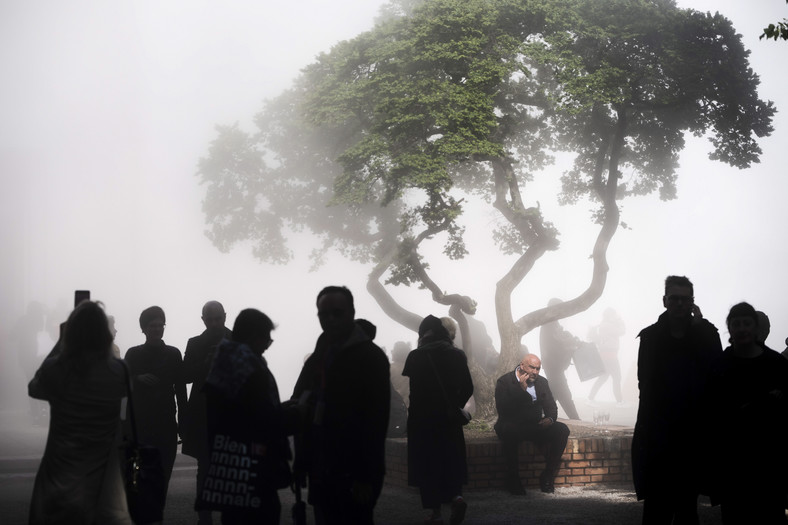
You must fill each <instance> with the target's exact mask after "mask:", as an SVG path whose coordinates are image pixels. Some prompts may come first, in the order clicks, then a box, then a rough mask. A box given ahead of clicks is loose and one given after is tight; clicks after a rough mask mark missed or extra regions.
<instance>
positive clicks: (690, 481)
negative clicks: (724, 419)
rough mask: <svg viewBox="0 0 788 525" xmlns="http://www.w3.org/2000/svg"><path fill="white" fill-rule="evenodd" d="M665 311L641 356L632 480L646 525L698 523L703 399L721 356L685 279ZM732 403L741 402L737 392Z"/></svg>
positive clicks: (668, 285)
mask: <svg viewBox="0 0 788 525" xmlns="http://www.w3.org/2000/svg"><path fill="white" fill-rule="evenodd" d="M662 305H663V306H664V307H665V311H664V312H663V313H662V315H660V316H659V319H658V320H657V322H656V323H655V324H653V325H651V326H649V327H647V328H644V329H643V330H642V331H641V332H640V334H639V335H638V337H640V349H639V351H638V387H639V389H640V404H639V406H638V415H637V422H636V423H635V432H634V436H633V439H632V473H633V481H634V483H635V491H636V493H637V498H638V499H639V500H640V499H643V500H645V501H644V503H643V523H644V524H652V523H655V524H656V523H665V524H669V523H698V508H697V506H698V494H699V492H700V475H701V472H700V469H699V467H698V465H699V463H700V462H699V461H698V454H699V453H700V451H701V450H703V449H704V447H705V444H703V443H702V438H701V435H702V432H701V431H702V425H701V423H700V422H701V417H700V416H701V415H702V414H704V413H706V412H707V410H705V407H704V406H703V401H702V400H703V395H704V390H705V387H706V381H707V376H708V372H709V370H710V368H711V365H712V363H713V362H714V361H715V360H716V359H717V358H719V357H720V356H721V354H722V345H721V344H720V336H719V334H718V332H717V329H716V328H715V327H714V325H712V324H711V323H710V322H708V321H706V320H705V319H703V317H702V315H701V312H700V308H698V307H697V305H695V298H694V289H693V286H692V283H691V282H690V280H689V279H687V278H686V277H680V276H675V275H671V276H669V277H668V278H667V279H665V295H664V296H663V297H662ZM731 395H736V394H735V392H732V393H731Z"/></svg>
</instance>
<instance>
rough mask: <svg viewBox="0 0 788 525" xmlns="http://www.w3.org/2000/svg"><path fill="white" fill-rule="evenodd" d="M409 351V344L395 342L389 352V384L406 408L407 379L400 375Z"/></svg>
mask: <svg viewBox="0 0 788 525" xmlns="http://www.w3.org/2000/svg"><path fill="white" fill-rule="evenodd" d="M410 350H411V348H410V343H406V342H405V341H397V342H396V343H394V348H392V350H391V384H392V386H393V387H394V390H396V391H397V393H398V394H399V395H400V396H402V399H403V401H404V402H405V406H408V402H409V397H410V384H409V382H408V378H407V377H405V376H403V375H402V369H403V367H404V366H405V360H406V359H407V358H408V354H409V353H410Z"/></svg>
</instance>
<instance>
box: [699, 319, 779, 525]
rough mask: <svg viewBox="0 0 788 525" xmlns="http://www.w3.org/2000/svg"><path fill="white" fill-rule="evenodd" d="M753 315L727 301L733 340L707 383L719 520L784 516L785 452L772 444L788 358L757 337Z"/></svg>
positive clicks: (764, 522) (762, 521)
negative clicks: (711, 418)
mask: <svg viewBox="0 0 788 525" xmlns="http://www.w3.org/2000/svg"><path fill="white" fill-rule="evenodd" d="M759 314H760V312H756V311H755V308H753V307H752V306H750V305H749V304H747V303H739V304H737V305H735V306H733V307H732V308H731V310H730V312H729V314H728V317H727V319H726V324H727V326H728V332H729V333H730V338H731V346H729V347H728V348H726V349H725V351H724V352H723V354H722V357H721V358H720V359H719V360H718V361H717V362H716V363H715V364H714V367H713V371H712V373H711V379H710V382H709V383H710V385H709V399H710V403H711V404H712V406H713V407H714V410H713V411H712V415H713V423H712V426H711V431H710V432H709V433H708V436H709V438H710V439H709V441H708V442H709V443H713V444H714V445H715V450H716V454H715V455H714V457H713V458H712V461H711V462H710V464H711V465H712V472H711V476H710V479H711V481H712V486H713V491H712V499H713V501H715V500H716V501H719V502H720V503H721V507H722V522H723V523H724V524H725V525H740V524H746V525H750V524H754V523H757V524H758V525H768V524H778V523H785V522H786V520H785V495H786V491H788V482H787V480H786V476H785V472H786V470H788V455H787V454H786V451H785V447H784V446H778V447H774V446H772V443H773V440H774V438H775V437H776V436H779V435H782V434H783V432H784V427H785V421H787V420H788V361H786V360H785V359H783V358H782V357H781V356H780V354H778V353H777V352H775V351H774V350H772V349H770V348H768V347H767V346H766V345H764V344H763V342H761V341H760V338H761V336H762V335H763V330H762V326H761V321H762V317H761V316H760V315H759ZM733 458H735V461H734V462H733V464H731V463H732V462H731V459H733Z"/></svg>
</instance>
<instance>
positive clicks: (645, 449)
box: [632, 276, 788, 525]
mask: <svg viewBox="0 0 788 525" xmlns="http://www.w3.org/2000/svg"><path fill="white" fill-rule="evenodd" d="M662 302H663V306H664V307H665V312H664V313H663V314H662V315H660V317H659V319H658V320H657V322H656V323H655V324H653V325H651V326H649V327H647V328H645V329H644V330H642V331H641V332H640V335H639V338H640V348H639V352H638V385H639V388H640V403H639V406H638V415H637V422H636V424H635V432H634V436H633V441H632V467H633V479H634V483H635V490H636V493H637V497H638V499H642V500H643V501H644V504H643V523H644V524H663V523H664V524H669V523H681V524H684V523H688V524H696V523H698V512H697V501H698V496H699V494H706V495H708V496H710V497H711V501H712V503H713V504H716V503H719V504H720V506H721V515H722V520H723V523H725V524H726V525H730V524H745V523H746V524H750V523H758V524H777V523H785V508H786V494H787V490H788V482H786V476H785V472H786V466H788V465H786V463H787V459H786V454H785V453H784V451H783V448H782V447H779V446H774V444H775V443H776V442H777V441H775V440H776V439H779V438H778V436H779V435H780V434H781V433H782V429H783V428H784V427H783V425H784V423H785V421H786V420H787V419H788V397H786V396H788V360H786V359H785V358H783V357H782V356H781V355H780V354H779V353H778V352H775V351H773V350H771V349H770V348H768V347H767V346H766V345H765V344H764V341H765V339H766V335H768V332H767V333H766V334H764V333H763V332H762V331H761V330H759V328H760V329H763V328H764V327H765V326H764V324H765V323H764V322H763V321H762V320H761V317H762V316H759V315H758V312H757V311H756V310H755V308H753V307H752V306H751V305H750V304H748V303H739V304H736V305H735V306H733V307H732V308H731V309H730V312H729V314H728V316H727V319H726V324H727V328H728V332H729V334H730V346H728V347H727V348H726V349H725V350H723V349H722V344H721V342H720V337H719V333H718V331H717V329H716V328H715V327H714V325H712V324H711V323H710V322H709V321H707V320H706V319H704V318H703V316H702V314H701V311H700V309H699V308H698V307H697V306H696V305H695V301H694V288H693V285H692V283H691V282H690V280H689V279H687V278H686V277H680V276H669V277H668V278H667V279H666V280H665V294H664V296H663V298H662Z"/></svg>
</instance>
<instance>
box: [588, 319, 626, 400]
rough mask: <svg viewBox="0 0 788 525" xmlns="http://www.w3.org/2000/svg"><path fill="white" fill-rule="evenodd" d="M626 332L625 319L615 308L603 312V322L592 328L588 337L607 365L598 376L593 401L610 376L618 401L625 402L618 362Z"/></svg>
mask: <svg viewBox="0 0 788 525" xmlns="http://www.w3.org/2000/svg"><path fill="white" fill-rule="evenodd" d="M625 333H626V328H625V327H624V321H623V319H621V316H619V315H618V312H616V311H615V310H614V309H613V308H606V309H605V311H604V313H603V314H602V322H601V323H599V324H598V325H597V326H595V327H594V328H592V329H591V331H590V333H589V335H588V338H589V340H590V341H591V342H592V343H594V344H596V347H597V349H598V350H599V357H601V358H602V362H603V363H604V365H605V373H604V374H602V375H601V376H599V377H598V378H597V380H596V381H595V382H594V386H592V387H591V392H590V393H589V394H588V399H590V400H591V401H593V400H594V399H595V398H596V395H597V393H598V392H599V389H600V388H601V387H602V385H604V384H605V383H606V382H607V380H608V378H610V379H612V381H613V395H614V396H615V398H616V401H617V402H618V403H623V401H624V400H623V398H622V397H621V366H620V365H619V363H618V350H619V347H620V343H619V340H620V339H621V336H622V335H624V334H625Z"/></svg>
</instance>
